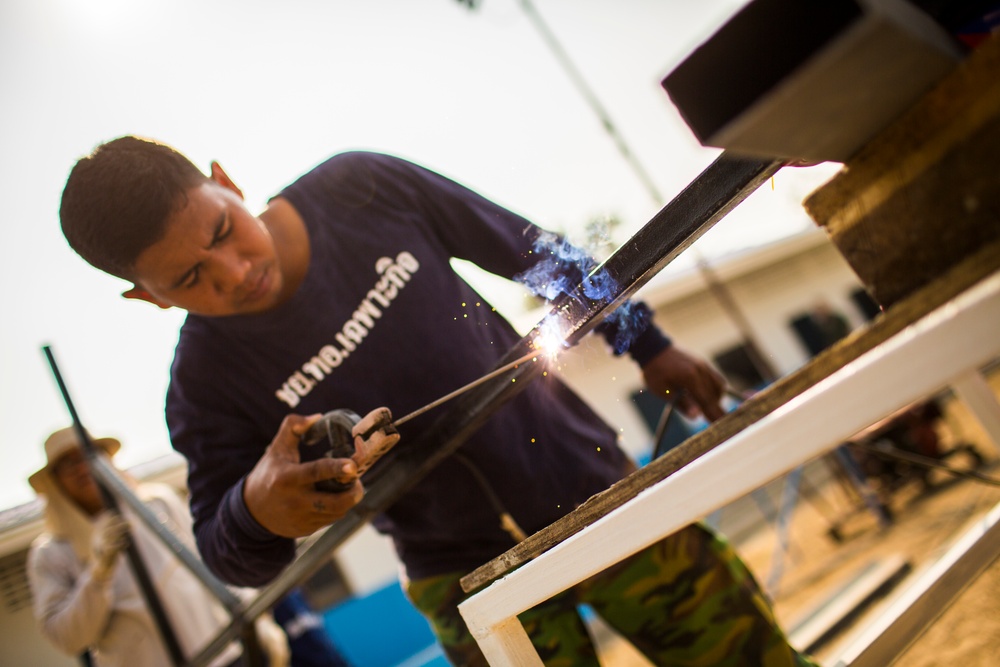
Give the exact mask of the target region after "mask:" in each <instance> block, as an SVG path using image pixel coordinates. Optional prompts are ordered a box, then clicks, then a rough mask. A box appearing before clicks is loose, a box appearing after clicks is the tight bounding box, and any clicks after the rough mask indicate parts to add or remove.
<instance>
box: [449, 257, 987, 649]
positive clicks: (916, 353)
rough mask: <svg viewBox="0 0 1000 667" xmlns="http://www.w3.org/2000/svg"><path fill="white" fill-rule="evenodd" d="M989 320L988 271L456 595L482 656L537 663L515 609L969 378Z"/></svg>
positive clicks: (980, 362)
mask: <svg viewBox="0 0 1000 667" xmlns="http://www.w3.org/2000/svg"><path fill="white" fill-rule="evenodd" d="M998 321H1000V274H994V275H992V276H991V277H990V278H988V279H986V280H984V281H983V282H981V283H979V284H978V285H976V286H974V287H973V288H971V289H970V290H968V291H966V292H965V293H963V294H961V295H959V296H958V297H956V298H955V299H953V300H952V301H950V302H949V303H947V304H945V305H944V306H942V307H940V308H938V309H936V310H935V311H933V312H932V313H931V314H929V315H928V316H926V317H924V318H922V319H920V320H918V321H917V322H915V323H914V324H912V325H911V326H909V327H908V328H907V329H904V330H903V331H902V332H900V333H899V334H897V335H895V336H894V337H892V338H891V339H889V340H888V341H886V342H885V343H884V344H883V345H881V346H879V347H877V348H875V349H873V350H872V351H870V352H868V353H867V354H865V355H863V356H862V357H860V358H858V359H857V360H855V361H854V362H852V363H850V364H848V365H846V366H844V367H843V368H841V369H840V370H839V371H837V372H835V373H834V374H833V375H831V376H830V377H828V378H827V379H825V380H823V381H822V382H820V383H818V384H816V385H815V386H813V387H811V388H810V389H808V390H806V391H805V392H803V393H802V394H800V395H799V396H797V397H796V398H795V399H793V400H791V401H790V402H789V403H787V404H786V405H784V406H782V407H781V408H779V409H777V410H775V411H774V412H772V413H771V414H770V415H768V416H766V417H764V418H763V419H761V420H760V421H758V422H756V423H754V424H752V425H751V426H749V427H748V428H746V429H745V430H743V431H742V432H740V433H738V434H737V435H735V436H733V437H732V438H730V439H729V440H728V441H727V442H725V443H724V444H723V445H721V446H720V447H718V448H716V449H714V450H713V451H711V452H709V453H707V454H705V455H704V456H702V457H701V458H699V459H697V460H695V461H693V462H692V463H690V464H689V465H687V466H686V467H684V468H682V469H681V470H679V471H678V472H676V473H675V474H673V475H672V476H670V477H668V478H667V479H664V480H663V481H661V482H659V483H657V484H655V485H654V486H652V487H650V488H648V489H646V490H645V491H644V492H643V493H641V494H640V495H639V496H637V497H636V498H634V499H632V500H630V501H629V502H628V503H626V504H625V505H623V506H621V507H619V508H618V509H616V510H615V511H613V512H611V513H610V514H608V515H607V516H605V517H603V518H602V519H600V520H598V521H597V522H595V523H593V524H591V525H590V526H588V527H587V528H585V529H584V530H583V531H581V532H579V533H577V534H575V535H573V536H572V537H570V538H568V539H567V540H566V541H564V542H562V543H560V544H559V545H557V546H555V547H553V548H552V549H551V550H549V551H548V552H546V553H544V554H542V555H540V556H539V557H538V558H536V559H535V560H534V561H532V562H530V563H527V564H525V565H523V566H522V567H521V568H520V569H518V570H516V571H515V572H513V573H510V574H508V575H507V576H506V577H504V578H503V579H501V580H499V581H496V582H494V583H493V584H492V585H490V586H489V587H487V588H486V589H484V590H482V591H481V592H479V593H477V594H476V595H474V596H472V597H471V598H469V599H468V600H466V601H465V602H463V603H462V604H460V605H459V611H460V612H461V614H462V616H463V618H464V619H465V621H466V624H467V625H468V626H469V629H470V631H471V632H472V635H473V637H475V639H476V641H477V642H478V643H479V646H480V648H481V649H482V651H483V653H484V654H485V655H486V658H487V660H488V661H489V663H490V664H491V665H494V666H506V665H518V666H528V665H541V664H542V663H541V660H540V659H539V658H538V655H537V653H536V652H535V651H534V648H533V647H532V645H531V642H530V640H529V639H528V635H527V634H526V633H525V631H524V628H523V627H522V626H521V624H520V623H519V622H518V620H517V615H518V614H519V613H521V612H523V611H525V610H527V609H530V608H531V607H533V606H535V605H536V604H538V603H540V602H542V601H544V600H547V599H549V598H551V597H553V596H554V595H556V594H558V593H560V592H562V591H564V590H566V589H568V588H570V587H572V586H574V585H575V584H577V583H579V582H581V581H583V580H584V579H586V578H587V577H589V576H591V575H593V574H596V573H598V572H600V571H602V570H604V569H605V568H607V567H608V566H610V565H612V564H614V563H617V562H619V561H621V560H623V559H624V558H627V557H628V556H630V555H632V554H634V553H636V552H637V551H639V550H641V549H643V548H645V547H647V546H649V545H651V544H653V543H654V542H656V541H658V540H660V539H662V538H663V537H665V536H667V535H670V534H672V533H673V532H675V531H676V530H678V529H680V528H682V527H683V526H685V525H688V524H690V523H691V522H693V521H697V520H698V519H700V518H702V517H704V516H706V515H707V514H709V513H710V512H712V511H714V510H716V509H718V508H720V507H722V506H723V505H725V504H727V503H729V502H731V501H733V500H735V499H736V498H738V497H740V496H742V495H745V494H746V493H749V492H750V491H752V490H753V489H755V488H757V487H759V486H761V485H762V484H764V483H766V482H768V481H770V480H772V479H774V478H776V477H778V476H780V475H782V474H784V473H786V472H788V471H789V470H791V469H793V468H794V467H796V466H798V465H801V464H803V463H805V462H806V461H808V460H810V459H812V458H815V457H817V456H819V455H821V454H823V453H825V452H827V451H829V450H831V449H832V448H834V447H835V446H836V445H837V444H839V443H840V442H843V441H844V440H846V439H848V438H850V437H851V436H852V435H853V434H854V433H856V432H858V431H860V430H861V429H863V428H865V427H866V426H868V425H869V424H871V423H874V422H875V421H877V420H878V419H881V418H882V417H884V416H885V415H887V414H889V413H891V412H892V411H893V410H896V409H898V408H899V407H901V406H903V405H905V404H907V403H909V402H912V401H914V400H917V399H919V398H921V397H923V396H926V395H928V394H931V393H934V392H936V391H939V390H940V389H942V388H943V387H945V386H947V385H948V384H950V383H951V382H953V381H954V380H956V379H961V378H966V377H968V373H969V372H972V371H974V370H976V369H978V368H980V367H982V366H984V365H985V364H986V363H988V362H990V361H991V360H993V359H995V358H996V357H998V356H1000V337H997V335H996V323H997V322H998ZM916 360H919V362H918V363H917V362H916Z"/></svg>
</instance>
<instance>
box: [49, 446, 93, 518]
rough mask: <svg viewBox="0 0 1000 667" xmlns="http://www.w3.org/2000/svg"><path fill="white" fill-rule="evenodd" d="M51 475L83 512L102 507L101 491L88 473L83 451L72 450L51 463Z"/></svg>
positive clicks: (91, 511) (91, 512) (88, 468)
mask: <svg viewBox="0 0 1000 667" xmlns="http://www.w3.org/2000/svg"><path fill="white" fill-rule="evenodd" d="M51 470H52V475H53V476H54V477H55V479H56V482H57V483H58V484H59V486H60V487H62V490H63V491H64V492H65V493H66V495H67V496H69V497H70V498H71V499H72V500H73V501H74V502H75V503H76V504H77V505H79V506H80V508H81V509H83V510H84V511H85V512H88V513H90V514H96V513H97V512H99V511H100V510H101V508H102V507H103V502H102V501H101V491H100V489H99V488H98V486H97V482H96V481H95V480H94V477H93V475H91V474H90V467H89V465H88V464H87V460H86V458H85V457H84V455H83V452H82V451H81V450H79V449H75V450H72V451H70V452H67V453H66V454H63V455H62V456H60V457H59V458H58V459H57V460H56V461H54V462H53V463H52V464H51Z"/></svg>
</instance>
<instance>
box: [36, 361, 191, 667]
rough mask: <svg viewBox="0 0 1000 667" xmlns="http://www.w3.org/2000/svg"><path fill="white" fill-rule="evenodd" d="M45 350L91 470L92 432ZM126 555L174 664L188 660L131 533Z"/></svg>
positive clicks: (107, 493) (113, 504)
mask: <svg viewBox="0 0 1000 667" xmlns="http://www.w3.org/2000/svg"><path fill="white" fill-rule="evenodd" d="M42 350H43V351H44V352H45V357H46V358H47V359H48V361H49V366H50V367H51V369H52V375H53V376H54V377H55V379H56V383H57V384H58V385H59V391H60V392H61V393H62V397H63V401H65V403H66V408H67V409H68V410H69V414H70V417H71V418H72V419H73V427H74V428H75V429H76V435H77V437H78V438H79V439H80V444H81V445H82V447H83V451H84V454H86V456H87V461H88V463H89V464H90V468H91V470H94V468H95V467H96V466H95V465H94V464H95V462H97V461H99V457H98V456H97V454H96V452H95V450H94V443H93V442H91V440H90V435H89V434H88V433H87V430H86V429H85V428H83V424H82V423H81V422H80V417H79V415H78V414H77V412H76V407H75V406H74V405H73V400H72V399H71V398H70V396H69V391H68V390H67V389H66V384H65V383H64V382H63V378H62V374H61V373H60V372H59V366H58V365H57V364H56V359H55V356H54V355H53V353H52V348H51V347H50V346H48V345H45V346H43V347H42ZM95 479H96V480H97V486H98V488H99V489H100V490H101V497H102V499H103V501H104V505H105V507H107V508H108V509H109V510H112V511H115V512H117V511H118V502H117V501H116V500H115V496H114V494H112V493H111V490H110V489H109V488H108V486H107V485H106V484H105V483H104V480H103V479H101V478H100V477H99V476H96V475H95ZM125 555H126V556H127V559H128V563H129V566H131V568H132V574H134V575H135V580H136V583H138V584H139V591H140V592H141V593H142V597H143V599H144V600H145V601H146V606H147V607H149V613H150V614H151V615H152V616H153V621H154V622H155V624H156V629H157V630H158V631H159V633H160V638H161V639H162V640H163V644H164V646H165V647H166V649H167V654H168V655H169V657H170V662H171V663H172V664H174V665H181V664H183V663H184V653H183V651H181V645H180V643H179V642H178V641H177V635H176V634H175V633H174V629H173V626H172V625H171V624H170V619H169V618H168V617H167V613H166V611H165V610H164V609H163V604H162V603H161V602H160V598H159V596H158V595H157V593H156V589H155V588H154V587H153V581H152V579H151V578H150V576H149V571H148V570H146V564H145V563H144V562H143V560H142V556H141V555H140V554H139V549H138V548H137V547H136V544H135V540H133V539H131V536H129V540H128V546H127V547H126V548H125Z"/></svg>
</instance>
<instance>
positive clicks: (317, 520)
mask: <svg viewBox="0 0 1000 667" xmlns="http://www.w3.org/2000/svg"><path fill="white" fill-rule="evenodd" d="M320 416H321V415H318V414H317V415H310V416H308V417H306V416H303V415H288V416H287V417H285V419H284V420H283V421H282V422H281V426H280V428H279V429H278V434H277V435H276V436H274V440H273V441H271V444H270V445H269V446H268V448H267V450H266V451H265V452H264V456H262V457H261V458H260V460H259V461H257V465H255V466H254V468H253V470H251V471H250V474H249V475H247V478H246V481H245V482H244V484H243V502H245V503H246V505H247V509H248V510H249V511H250V514H251V516H253V518H254V519H256V520H257V523H259V524H260V525H261V526H263V527H264V528H266V529H267V530H269V531H270V532H272V533H274V534H275V535H281V536H283V537H304V536H306V535H311V534H312V533H314V532H316V531H317V530H319V529H321V528H324V527H326V526H329V525H330V524H331V523H333V522H334V521H336V520H337V519H340V518H341V517H343V516H344V515H345V514H346V513H347V511H348V510H350V509H351V508H352V507H354V506H355V505H357V504H358V502H359V501H360V500H361V498H362V496H363V495H364V489H363V487H362V486H361V482H360V480H359V479H358V467H357V464H356V463H355V462H354V461H352V460H351V459H330V458H321V459H317V460H315V461H309V462H307V463H302V462H301V460H300V459H299V441H300V440H301V438H302V436H303V435H304V434H305V432H306V431H307V430H308V429H309V427H310V426H312V424H313V423H315V422H316V421H317V420H318V419H319V418H320ZM325 479H335V480H337V481H338V482H341V483H343V484H351V483H352V482H353V485H352V486H351V488H350V489H349V490H347V491H344V492H343V493H328V492H325V491H317V490H316V482H319V481H321V480H325Z"/></svg>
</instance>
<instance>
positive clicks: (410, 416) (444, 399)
mask: <svg viewBox="0 0 1000 667" xmlns="http://www.w3.org/2000/svg"><path fill="white" fill-rule="evenodd" d="M539 354H541V353H540V352H537V351H536V352H529V353H528V354H526V355H524V356H523V357H520V358H519V359H515V360H514V361H512V362H510V363H509V364H505V365H503V366H501V367H500V368H498V369H496V370H494V371H490V372H489V373H487V374H486V375H484V376H482V377H481V378H479V379H478V380H473V381H472V382H470V383H469V384H467V385H465V386H464V387H459V388H458V389H456V390H455V391H453V392H451V393H450V394H445V395H444V396H442V397H441V398H439V399H437V400H436V401H431V402H430V403H428V404H427V405H425V406H424V407H422V408H418V409H416V410H414V411H413V412H411V413H410V414H408V415H405V416H403V417H400V418H399V419H396V420H394V421H393V422H392V425H393V426H401V425H402V424H405V423H406V422H408V421H410V420H411V419H413V418H414V417H419V416H420V415H422V414H424V413H425V412H427V411H428V410H433V409H434V408H436V407H437V406H439V405H441V404H442V403H445V402H447V401H450V400H451V399H453V398H455V397H456V396H459V395H460V394H464V393H465V392H467V391H469V390H470V389H472V388H473V387H478V386H479V385H481V384H482V383H484V382H486V381H487V380H491V379H493V378H495V377H496V376H498V375H500V374H502V373H505V372H507V371H509V370H510V369H512V368H516V367H517V366H518V365H520V364H523V363H524V362H526V361H529V360H531V359H534V358H535V357H537V356H538V355H539Z"/></svg>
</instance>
